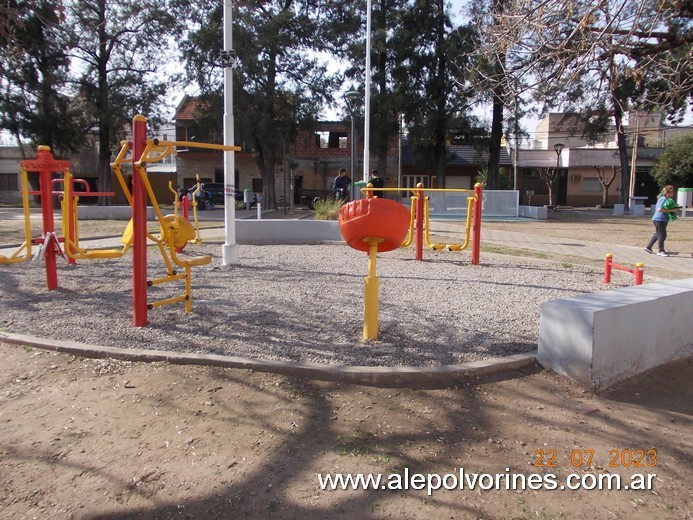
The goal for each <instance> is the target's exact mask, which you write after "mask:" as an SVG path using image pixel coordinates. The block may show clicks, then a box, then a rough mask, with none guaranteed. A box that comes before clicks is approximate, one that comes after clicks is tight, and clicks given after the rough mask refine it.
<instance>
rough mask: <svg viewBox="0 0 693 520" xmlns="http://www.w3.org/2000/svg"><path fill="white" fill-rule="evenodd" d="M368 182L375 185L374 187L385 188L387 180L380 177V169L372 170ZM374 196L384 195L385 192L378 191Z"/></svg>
mask: <svg viewBox="0 0 693 520" xmlns="http://www.w3.org/2000/svg"><path fill="white" fill-rule="evenodd" d="M368 182H369V183H370V184H372V185H373V187H374V188H384V187H385V181H384V180H383V179H382V177H380V174H379V173H378V170H371V176H370V178H369V179H368ZM373 196H374V197H383V196H384V193H383V192H382V191H376V192H374V193H373Z"/></svg>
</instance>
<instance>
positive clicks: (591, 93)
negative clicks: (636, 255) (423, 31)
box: [479, 0, 693, 203]
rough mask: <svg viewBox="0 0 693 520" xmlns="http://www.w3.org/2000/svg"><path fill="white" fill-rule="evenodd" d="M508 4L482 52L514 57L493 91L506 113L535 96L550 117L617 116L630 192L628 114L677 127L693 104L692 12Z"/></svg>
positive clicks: (607, 4)
mask: <svg viewBox="0 0 693 520" xmlns="http://www.w3.org/2000/svg"><path fill="white" fill-rule="evenodd" d="M503 1H504V4H503V9H502V12H496V13H494V15H495V17H494V22H495V23H493V24H486V25H484V26H483V28H484V29H485V30H484V32H483V38H482V39H481V42H482V45H481V47H480V54H481V55H482V56H499V55H503V56H511V55H512V56H513V60H512V61H510V62H509V61H507V60H505V59H501V60H498V61H496V63H501V64H503V67H502V69H493V68H492V71H493V74H491V75H490V77H491V79H492V80H493V81H494V82H495V83H492V84H493V85H499V86H501V88H500V89H499V90H495V91H494V92H501V91H502V92H504V93H505V94H504V99H505V104H506V106H507V105H508V100H509V99H510V98H511V97H512V96H516V95H518V94H522V93H524V94H526V93H528V92H529V93H532V95H533V98H534V99H535V100H537V101H539V102H541V103H543V106H544V112H546V111H547V110H548V109H550V108H555V107H562V108H563V110H564V111H566V112H574V113H584V114H585V116H586V120H587V121H589V122H591V123H594V122H595V121H601V122H604V121H605V118H604V117H603V116H604V114H609V116H610V117H611V119H612V122H613V124H614V126H615V128H616V136H617V142H618V147H619V157H620V162H621V172H622V173H621V183H622V185H623V186H627V185H628V172H629V168H628V158H627V150H626V146H627V142H626V138H625V130H624V124H623V114H624V112H625V111H626V110H628V109H629V108H630V107H637V108H639V109H641V110H661V111H663V112H665V113H667V114H668V115H669V117H670V118H671V119H672V120H676V119H679V118H680V117H681V116H682V115H683V113H684V112H685V108H686V106H687V104H688V102H690V100H691V97H692V96H693V61H691V59H690V56H691V50H692V49H691V45H692V44H693V26H692V25H691V17H690V8H689V7H687V4H686V3H685V2H684V3H681V2H662V1H660V0H608V1H600V2H592V1H586V0H585V1H583V0H556V1H555V2H540V1H537V0H503ZM510 50H512V52H510ZM486 61H488V59H487V60H486ZM482 63H483V62H482ZM479 70H480V72H481V73H483V72H484V70H485V69H484V68H483V67H480V68H479ZM499 70H500V72H502V73H501V74H498V73H497V72H499ZM589 126H590V125H588V127H589ZM602 129H603V127H602ZM589 130H590V131H591V132H594V131H598V130H599V128H598V126H596V125H594V124H592V125H591V128H589ZM621 196H622V199H623V198H625V190H622V191H621ZM622 202H624V203H627V200H622Z"/></svg>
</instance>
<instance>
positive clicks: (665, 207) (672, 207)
mask: <svg viewBox="0 0 693 520" xmlns="http://www.w3.org/2000/svg"><path fill="white" fill-rule="evenodd" d="M673 198H674V187H673V186H672V185H667V186H664V189H662V194H661V196H660V197H659V199H657V204H656V205H655V209H654V211H653V212H652V223H653V224H654V227H655V232H654V234H653V235H652V238H650V241H649V242H648V243H647V245H646V246H645V251H647V252H648V253H654V251H652V246H653V245H654V244H655V242H657V247H658V249H659V251H658V252H657V254H658V255H659V256H669V253H668V252H667V251H666V249H664V241H665V240H666V239H667V224H669V220H674V219H673V218H671V216H674V217H675V216H676V210H677V209H678V206H676V204H675V203H674V204H672V202H673ZM669 201H672V202H669Z"/></svg>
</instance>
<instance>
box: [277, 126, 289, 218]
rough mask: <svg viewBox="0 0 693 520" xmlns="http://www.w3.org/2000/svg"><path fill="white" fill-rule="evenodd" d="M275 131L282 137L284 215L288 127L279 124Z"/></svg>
mask: <svg viewBox="0 0 693 520" xmlns="http://www.w3.org/2000/svg"><path fill="white" fill-rule="evenodd" d="M277 131H278V132H279V136H280V137H281V138H282V149H283V154H282V173H283V176H284V215H286V206H287V202H288V199H287V198H286V197H287V194H286V138H287V137H288V135H289V128H288V127H286V126H280V127H279V128H277Z"/></svg>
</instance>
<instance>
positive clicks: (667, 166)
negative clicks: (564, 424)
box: [652, 132, 693, 188]
mask: <svg viewBox="0 0 693 520" xmlns="http://www.w3.org/2000/svg"><path fill="white" fill-rule="evenodd" d="M652 176H653V177H654V178H655V180H656V181H657V184H659V185H660V186H666V185H667V184H673V185H674V186H676V187H678V188H683V187H688V188H693V132H691V133H688V134H684V135H682V136H680V137H677V138H676V139H672V140H671V141H670V142H669V144H668V145H667V147H666V149H665V150H664V152H663V153H662V155H660V156H659V159H658V160H657V164H655V165H654V167H653V168H652Z"/></svg>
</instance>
